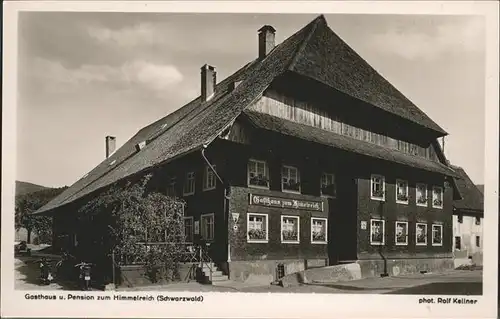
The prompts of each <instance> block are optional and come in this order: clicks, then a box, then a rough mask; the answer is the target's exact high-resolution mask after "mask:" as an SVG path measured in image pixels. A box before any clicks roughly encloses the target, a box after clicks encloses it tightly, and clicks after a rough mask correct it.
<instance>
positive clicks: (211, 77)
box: [201, 64, 217, 102]
mask: <svg viewBox="0 0 500 319" xmlns="http://www.w3.org/2000/svg"><path fill="white" fill-rule="evenodd" d="M216 83H217V72H216V71H215V67H213V66H211V65H208V64H205V65H204V66H202V67H201V100H202V101H203V102H205V101H208V100H210V99H211V98H212V97H213V96H214V93H215V84H216Z"/></svg>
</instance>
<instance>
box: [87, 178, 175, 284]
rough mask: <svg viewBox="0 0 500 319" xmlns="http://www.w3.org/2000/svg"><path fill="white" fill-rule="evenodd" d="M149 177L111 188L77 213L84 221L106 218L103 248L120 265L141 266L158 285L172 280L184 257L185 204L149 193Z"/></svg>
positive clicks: (159, 194) (156, 193)
mask: <svg viewBox="0 0 500 319" xmlns="http://www.w3.org/2000/svg"><path fill="white" fill-rule="evenodd" d="M151 177H152V175H151V174H149V175H147V176H145V177H144V178H143V179H142V180H140V181H139V182H136V183H132V182H128V183H127V184H126V185H125V186H124V187H119V186H114V187H111V188H110V189H109V190H108V191H106V192H105V193H103V194H101V195H99V196H97V197H95V198H94V199H92V200H90V201H89V202H88V203H87V204H86V205H85V206H83V207H82V208H81V209H80V210H79V213H80V215H81V218H85V219H86V220H99V219H100V220H102V219H103V215H105V216H109V217H110V218H109V219H106V220H108V221H109V224H108V225H109V226H108V229H107V232H106V233H107V236H108V238H106V239H105V240H103V245H106V246H107V250H108V251H113V252H114V254H115V255H116V256H118V257H119V258H118V259H119V260H120V262H121V263H140V264H143V265H144V267H145V268H146V270H147V273H148V274H149V275H150V279H152V281H157V280H161V279H172V278H173V277H175V276H176V272H177V269H178V262H179V260H180V258H182V256H183V252H184V219H183V217H184V202H182V201H180V200H176V199H173V198H170V197H168V196H166V195H164V194H161V193H158V192H150V191H149V190H148V187H147V184H148V181H149V180H150V179H151ZM89 216H90V218H89ZM92 216H94V217H93V218H92ZM100 224H102V223H100ZM101 231H102V230H101ZM91 235H92V234H89V236H91Z"/></svg>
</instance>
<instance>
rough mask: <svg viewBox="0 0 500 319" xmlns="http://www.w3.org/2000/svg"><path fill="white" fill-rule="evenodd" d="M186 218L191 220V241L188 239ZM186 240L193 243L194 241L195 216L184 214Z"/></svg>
mask: <svg viewBox="0 0 500 319" xmlns="http://www.w3.org/2000/svg"><path fill="white" fill-rule="evenodd" d="M186 219H190V220H191V241H187V240H186ZM184 240H185V241H186V243H187V244H192V243H193V241H194V217H193V216H184Z"/></svg>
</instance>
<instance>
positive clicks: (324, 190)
mask: <svg viewBox="0 0 500 319" xmlns="http://www.w3.org/2000/svg"><path fill="white" fill-rule="evenodd" d="M320 187H321V195H322V196H327V197H335V195H336V193H337V190H336V187H335V175H333V174H328V173H323V174H322V175H321V185H320Z"/></svg>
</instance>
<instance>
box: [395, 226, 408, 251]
mask: <svg viewBox="0 0 500 319" xmlns="http://www.w3.org/2000/svg"><path fill="white" fill-rule="evenodd" d="M398 224H405V225H406V238H405V242H404V243H400V242H398V236H397V232H396V231H397V229H398ZM394 229H395V231H394V244H395V245H396V246H408V236H409V234H410V228H409V227H408V222H407V221H403V220H398V221H396V222H395V223H394Z"/></svg>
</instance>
